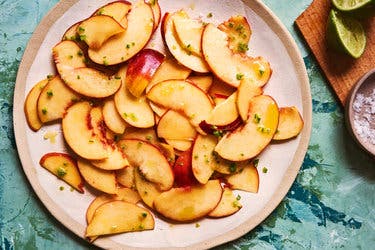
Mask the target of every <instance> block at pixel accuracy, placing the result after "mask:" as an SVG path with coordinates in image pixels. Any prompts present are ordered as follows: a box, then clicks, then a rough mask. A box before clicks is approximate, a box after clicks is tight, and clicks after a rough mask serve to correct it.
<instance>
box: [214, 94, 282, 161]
mask: <svg viewBox="0 0 375 250" xmlns="http://www.w3.org/2000/svg"><path fill="white" fill-rule="evenodd" d="M248 117H249V118H248V120H247V121H246V123H245V125H243V126H241V127H239V128H238V129H236V130H234V131H233V132H230V133H227V134H226V135H224V137H223V138H222V139H221V140H220V141H219V143H218V144H217V146H216V148H215V151H216V152H217V153H218V154H219V155H220V156H221V157H223V158H224V159H227V160H232V161H243V160H247V159H251V158H253V157H255V156H256V155H258V154H259V153H260V152H261V151H262V150H263V149H264V148H265V147H266V146H267V145H268V144H269V143H270V141H271V140H272V138H273V136H274V134H275V132H276V129H277V124H278V122H279V110H278V107H277V104H276V102H275V100H274V99H273V98H272V97H270V96H267V95H258V96H255V97H253V98H252V99H251V101H250V105H249V116H248ZM249 141H251V143H250V144H249Z"/></svg>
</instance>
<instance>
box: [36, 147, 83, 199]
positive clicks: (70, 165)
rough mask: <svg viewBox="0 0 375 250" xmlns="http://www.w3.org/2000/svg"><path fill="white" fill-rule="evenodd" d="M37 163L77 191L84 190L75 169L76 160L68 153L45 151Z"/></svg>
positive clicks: (81, 180)
mask: <svg viewBox="0 0 375 250" xmlns="http://www.w3.org/2000/svg"><path fill="white" fill-rule="evenodd" d="M39 164H40V165H41V166H42V167H44V168H45V169H47V170H48V171H50V172H51V173H52V174H54V175H55V176H56V177H58V178H59V179H61V180H63V181H65V182H66V183H68V184H69V185H70V186H72V187H73V188H74V189H76V190H77V191H78V192H80V193H83V192H84V191H83V185H84V182H83V179H82V177H81V175H80V173H79V171H78V169H77V162H76V161H75V160H74V159H73V158H72V157H71V156H70V155H68V154H65V153H47V154H45V155H43V157H42V158H41V159H40V161H39Z"/></svg>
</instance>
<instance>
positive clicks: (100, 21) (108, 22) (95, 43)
mask: <svg viewBox="0 0 375 250" xmlns="http://www.w3.org/2000/svg"><path fill="white" fill-rule="evenodd" d="M124 31H125V28H124V27H123V26H122V25H121V24H119V23H118V22H117V21H116V20H115V19H114V18H113V17H110V16H107V15H94V16H91V17H89V18H87V19H85V20H83V21H82V22H81V23H80V24H79V25H78V26H77V31H76V32H77V33H78V35H79V37H80V39H81V40H83V41H84V42H86V44H87V45H88V46H89V48H91V49H99V48H100V47H101V46H102V44H103V43H104V42H105V41H107V40H108V39H109V38H110V37H112V36H114V35H116V34H119V33H122V32H124Z"/></svg>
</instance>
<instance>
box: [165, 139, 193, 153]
mask: <svg viewBox="0 0 375 250" xmlns="http://www.w3.org/2000/svg"><path fill="white" fill-rule="evenodd" d="M165 141H166V142H167V143H168V144H169V145H171V146H172V147H173V148H175V149H177V150H179V151H185V150H188V149H189V148H190V147H191V145H192V144H193V141H192V140H173V139H165Z"/></svg>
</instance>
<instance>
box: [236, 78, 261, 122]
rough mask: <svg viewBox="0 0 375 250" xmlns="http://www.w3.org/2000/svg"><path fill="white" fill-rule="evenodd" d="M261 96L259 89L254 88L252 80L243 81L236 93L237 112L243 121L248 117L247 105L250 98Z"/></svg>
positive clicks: (257, 87)
mask: <svg viewBox="0 0 375 250" xmlns="http://www.w3.org/2000/svg"><path fill="white" fill-rule="evenodd" d="M261 94H263V90H262V88H261V87H259V86H256V84H255V83H254V81H253V80H252V79H249V78H246V79H243V80H242V81H241V83H240V86H238V91H237V99H236V104H237V110H238V113H239V115H240V116H241V118H242V120H243V121H246V120H247V118H248V115H249V104H250V100H251V98H253V97H254V96H257V95H261Z"/></svg>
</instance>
